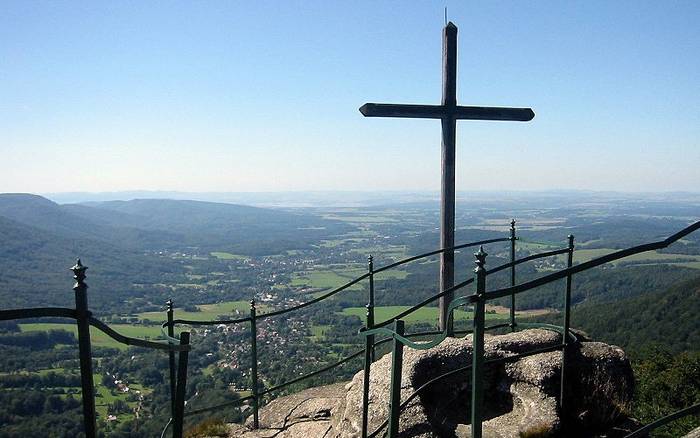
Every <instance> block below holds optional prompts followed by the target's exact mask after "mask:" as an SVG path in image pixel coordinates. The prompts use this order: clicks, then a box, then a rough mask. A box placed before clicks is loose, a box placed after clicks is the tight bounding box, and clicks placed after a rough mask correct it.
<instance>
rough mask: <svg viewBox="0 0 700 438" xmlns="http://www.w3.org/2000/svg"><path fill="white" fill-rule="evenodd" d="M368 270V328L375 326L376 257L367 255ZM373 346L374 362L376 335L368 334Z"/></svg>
mask: <svg viewBox="0 0 700 438" xmlns="http://www.w3.org/2000/svg"><path fill="white" fill-rule="evenodd" d="M367 271H368V272H369V299H368V301H367V321H366V322H367V329H372V328H374V257H372V256H371V255H370V256H369V257H367ZM367 338H368V339H370V340H371V346H372V362H374V335H371V336H368V337H367Z"/></svg>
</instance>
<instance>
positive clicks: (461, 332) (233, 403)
mask: <svg viewBox="0 0 700 438" xmlns="http://www.w3.org/2000/svg"><path fill="white" fill-rule="evenodd" d="M469 332H471V330H455V331H454V333H455V334H466V333H469ZM441 333H442V332H440V331H425V332H416V333H410V334H407V335H405V336H407V337H417V336H430V335H437V334H441ZM391 340H392V338H385V339H382V340H379V341H377V342H375V343H374V346H375V347H376V346H379V345H382V344H385V343H387V342H389V341H391ZM364 352H365V350H364V349H362V350H359V351H357V352H355V353H353V354H351V355H350V356H347V357H345V358H343V359H341V360H340V361H338V362H335V363H333V364H331V365H328V366H326V367H324V368H321V369H319V370H316V371H314V372H312V373H309V374H306V375H304V376H300V377H298V378H297V379H295V380H293V381H290V382H285V383H282V384H281V385H277V386H274V387H272V388H269V389H266V390H265V391H263V392H261V393H260V394H258V396H263V395H266V394H269V393H271V392H274V391H277V390H279V389H282V388H284V387H285V386H288V385H291V384H293V383H298V382H300V381H302V380H304V379H306V378H309V377H312V376H314V375H316V374H320V373H322V372H324V371H328V370H330V369H333V368H335V367H338V366H340V365H342V364H344V363H346V362H349V361H350V360H352V359H354V358H356V357H358V356H360V355H361V354H363V353H364ZM253 397H254V396H252V395H249V396H246V397H242V398H239V399H236V400H231V401H229V402H225V403H221V404H218V405H214V406H207V407H204V408H199V409H194V410H192V411H188V412H185V414H184V415H185V417H188V416H191V415H196V414H201V413H204V412H209V411H215V410H218V409H221V408H225V407H229V406H235V405H237V404H239V403H243V402H246V401H248V400H252V399H253Z"/></svg>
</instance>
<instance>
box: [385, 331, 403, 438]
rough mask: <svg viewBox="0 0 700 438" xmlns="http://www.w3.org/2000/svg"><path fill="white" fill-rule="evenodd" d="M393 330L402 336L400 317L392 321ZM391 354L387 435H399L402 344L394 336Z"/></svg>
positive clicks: (393, 436)
mask: <svg viewBox="0 0 700 438" xmlns="http://www.w3.org/2000/svg"><path fill="white" fill-rule="evenodd" d="M394 331H395V332H396V333H397V334H398V335H401V336H403V334H404V323H403V321H401V320H400V319H397V320H396V321H394ZM393 347H394V348H393V352H392V356H391V386H390V389H389V391H390V392H389V397H390V398H389V430H388V437H389V438H396V437H397V436H398V435H399V417H400V416H401V367H402V366H403V344H402V343H401V342H400V341H399V340H398V339H397V338H396V337H394V346H393Z"/></svg>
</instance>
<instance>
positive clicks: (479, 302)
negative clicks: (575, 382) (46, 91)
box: [0, 220, 700, 438]
mask: <svg viewBox="0 0 700 438" xmlns="http://www.w3.org/2000/svg"><path fill="white" fill-rule="evenodd" d="M698 229H700V222H696V223H694V224H692V225H690V226H688V227H686V228H684V229H683V230H681V231H679V232H678V233H676V234H674V235H672V236H670V237H668V238H667V239H665V240H662V241H658V242H652V243H647V244H644V245H638V246H635V247H632V248H628V249H624V250H620V251H616V252H613V253H611V254H607V255H605V256H602V257H598V258H595V259H592V260H589V261H586V262H583V263H580V264H576V265H574V264H573V254H574V237H573V236H569V237H568V242H567V245H566V246H564V247H562V248H559V249H554V250H549V251H544V252H540V253H535V254H531V255H528V256H526V257H523V258H520V259H517V258H516V242H517V241H519V240H521V239H520V238H519V237H517V236H516V228H515V220H513V221H511V223H510V236H509V237H501V238H493V239H485V240H480V241H476V242H470V243H465V244H461V245H457V246H454V247H451V248H442V249H438V250H435V251H430V252H426V253H423V254H419V255H416V256H412V257H408V258H405V259H402V260H399V261H397V262H394V263H391V264H388V265H386V266H383V267H380V268H375V267H374V260H373V258H372V256H369V258H368V265H367V268H368V270H367V273H365V274H363V275H361V276H359V277H357V278H355V279H353V280H351V281H349V282H347V283H346V284H344V285H342V286H340V287H337V288H335V289H333V290H331V291H329V292H327V293H325V294H323V295H321V296H319V297H316V298H314V299H312V300H309V301H307V302H304V303H301V304H298V305H296V306H293V307H290V308H287V309H280V310H274V311H271V312H267V313H263V314H258V313H257V309H256V307H255V301H254V300H253V301H251V306H250V314H249V316H247V317H243V318H237V319H222V320H209V321H197V320H188V319H176V318H175V317H174V305H173V302H172V300H169V301H168V303H167V313H166V317H167V320H166V322H164V323H163V324H162V328H163V335H164V337H165V338H166V342H165V343H159V342H153V341H145V340H141V339H136V338H130V337H127V336H123V335H121V334H119V333H118V332H116V331H114V330H112V329H111V328H110V327H109V326H107V325H106V324H104V323H103V322H101V321H99V320H97V319H95V318H93V317H92V316H91V314H90V312H89V310H88V308H87V295H86V291H87V285H86V284H85V283H84V279H85V269H87V268H86V267H84V266H82V265H81V263H80V261H78V263H76V266H74V267H73V268H72V269H73V271H74V273H75V279H76V284H75V286H74V290H75V293H76V308H75V309H69V308H53V307H49V308H32V309H16V310H3V311H0V320H10V319H24V318H37V317H47V316H49V317H65V318H72V319H75V320H76V322H77V324H78V342H79V347H80V348H79V351H80V364H81V376H82V377H81V378H82V391H83V412H84V420H85V430H86V435H87V436H88V437H89V438H90V437H94V436H95V431H96V425H95V409H94V397H85V394H93V393H94V388H93V382H92V364H91V352H90V337H89V326H90V325H92V326H93V327H95V328H97V329H99V330H101V331H103V332H104V333H106V334H107V335H108V336H110V337H112V338H113V339H115V340H116V341H118V342H121V343H123V344H126V345H135V346H140V347H146V348H153V349H159V350H165V351H168V354H169V376H170V392H171V414H172V415H171V418H170V420H169V421H168V423H167V424H166V426H165V429H164V430H163V434H162V436H165V433H166V431H167V429H168V428H169V427H170V426H172V428H173V433H172V436H173V437H176V438H180V437H182V434H183V422H184V419H185V418H186V417H189V416H192V415H196V414H201V413H205V412H210V411H215V410H220V409H223V408H227V407H232V406H235V405H240V404H242V403H245V402H250V403H251V404H252V408H253V427H254V428H258V427H259V419H258V414H259V405H260V401H261V400H262V397H264V396H267V395H270V394H271V393H273V392H276V391H279V390H281V389H283V388H286V387H288V386H290V385H293V384H295V383H299V382H301V381H304V380H307V379H309V378H311V377H314V376H316V375H319V374H321V373H324V372H327V371H330V370H332V369H334V368H337V367H339V366H341V365H343V364H346V363H348V362H349V361H351V360H353V359H355V358H357V357H360V356H362V355H363V354H364V366H363V373H364V375H363V377H364V378H363V406H362V417H363V418H362V437H363V438H369V437H376V436H378V435H379V434H380V433H382V431H385V432H386V433H387V434H388V435H389V436H390V437H392V438H393V437H395V436H396V434H397V433H398V427H399V418H400V412H401V409H402V408H404V407H405V406H406V405H407V404H408V403H409V402H410V401H411V400H413V399H414V398H415V397H416V396H418V395H419V394H420V393H421V392H422V391H423V390H424V389H425V388H427V387H429V386H430V385H432V384H433V383H435V382H437V381H439V380H441V379H444V378H446V377H448V376H450V375H454V374H455V373H458V372H462V371H465V370H471V375H472V403H471V406H472V412H471V424H472V436H473V437H475V438H478V437H481V433H482V421H483V417H482V407H483V395H484V390H483V387H482V380H483V370H484V365H485V364H488V363H490V362H495V361H513V360H517V359H519V358H521V357H525V356H530V355H534V354H539V353H543V352H548V351H556V350H561V351H562V372H561V391H562V393H561V394H560V403H563V402H564V400H565V398H564V397H563V388H564V382H565V379H566V378H567V377H566V373H565V369H566V355H565V352H566V350H567V347H568V345H570V344H571V342H575V340H576V339H575V337H574V335H573V333H572V332H571V331H570V327H569V325H570V314H571V288H572V277H573V275H574V274H576V273H579V272H583V271H586V270H588V269H591V268H594V267H597V266H600V265H603V264H605V263H609V262H612V261H615V260H619V259H621V258H624V257H628V256H631V255H634V254H638V253H641V252H645V251H652V250H656V249H661V248H665V247H667V246H669V245H670V244H672V243H673V242H676V241H678V240H679V239H681V238H683V237H684V236H686V235H688V234H690V233H692V232H694V231H696V230H698ZM504 242H509V247H510V262H508V263H505V264H502V265H500V266H497V267H494V268H491V269H486V256H487V254H486V252H485V251H484V250H483V245H488V244H494V243H504ZM476 246H478V247H479V251H478V252H477V253H476V254H475V256H476V264H477V268H476V269H475V275H474V277H472V278H469V279H467V280H464V281H462V282H460V283H458V284H456V285H454V286H453V287H451V288H449V289H446V290H444V291H442V292H440V293H438V294H435V295H433V296H431V297H429V298H427V299H425V300H423V301H422V302H420V303H418V304H416V305H414V306H412V307H410V308H408V309H406V310H404V311H402V312H400V313H398V314H397V315H395V316H394V317H392V318H390V319H387V320H386V321H384V322H380V323H375V314H374V310H375V285H374V280H375V275H377V274H379V273H381V272H384V271H387V270H389V269H392V268H396V267H398V266H402V265H405V264H407V263H410V262H413V261H416V260H420V259H424V258H427V257H431V256H434V255H438V254H440V253H443V252H445V251H454V250H459V249H465V248H469V247H476ZM563 254H566V255H567V267H566V268H565V269H563V270H560V271H557V272H554V273H552V274H548V275H545V276H543V277H539V278H537V279H534V280H530V281H527V282H525V283H521V284H517V283H516V267H517V266H518V265H521V264H523V263H526V262H530V261H534V260H538V259H542V258H546V257H553V256H558V255H563ZM508 269H509V270H510V286H509V287H505V288H500V289H495V290H492V291H487V289H486V279H487V276H488V275H492V274H495V273H497V272H500V271H504V270H508ZM564 278H565V279H566V287H565V291H564V326H563V327H559V326H554V325H548V324H525V323H518V322H517V321H516V317H515V316H516V312H515V311H516V299H515V297H516V295H517V294H519V293H522V292H525V291H528V290H531V289H533V288H536V287H539V286H542V285H545V284H548V283H551V282H553V281H556V280H560V279H564ZM364 280H368V303H367V306H366V307H367V312H366V318H365V327H364V328H363V329H362V330H361V334H362V335H363V336H364V340H365V342H364V343H365V346H364V348H363V349H361V350H359V351H356V352H354V353H352V354H350V355H348V356H346V357H344V358H343V359H340V360H339V361H337V362H334V363H332V364H329V365H327V366H325V367H323V368H321V369H318V370H315V371H312V372H309V373H307V374H305V375H302V376H299V377H296V378H294V379H292V380H289V381H287V382H284V383H281V384H279V385H276V386H272V387H270V388H267V389H263V390H260V388H261V382H260V379H259V376H258V369H257V366H258V353H257V338H258V336H257V323H258V321H259V320H263V319H267V318H273V317H277V316H280V315H285V314H287V313H290V312H295V311H298V310H300V309H302V308H305V307H308V306H310V305H313V304H316V303H319V302H321V301H324V300H326V299H328V298H330V297H332V296H334V295H336V294H338V293H340V292H342V291H343V290H346V289H348V288H349V287H351V286H353V285H355V284H358V283H360V282H362V281H364ZM472 283H476V293H474V294H472V295H466V296H462V297H460V298H457V299H455V300H454V301H453V302H452V303H451V305H450V307H449V315H450V321H449V322H450V323H449V324H448V327H447V328H446V329H445V330H444V331H426V332H418V333H409V334H405V333H404V321H403V318H405V317H406V316H408V315H410V314H412V313H413V312H415V311H417V310H418V309H420V308H423V307H425V306H427V305H428V304H431V303H433V302H434V301H436V300H438V299H439V298H440V297H443V296H445V295H448V294H450V293H452V292H455V291H457V290H460V289H463V288H465V287H466V286H468V285H470V284H472ZM508 296H510V304H511V305H510V314H509V317H508V322H507V323H500V324H495V325H491V326H486V324H485V313H486V308H485V307H486V306H485V305H486V302H487V301H489V300H494V299H497V298H503V297H508ZM464 305H472V306H473V307H474V310H473V312H474V316H473V319H472V320H471V321H472V328H471V329H468V330H457V331H455V330H454V329H453V327H452V322H453V319H454V311H455V310H456V309H457V308H458V307H460V306H464ZM392 323H393V324H394V327H393V329H390V328H387V327H388V326H389V325H391V324H392ZM178 324H185V325H190V326H211V325H219V324H250V349H251V364H250V368H251V382H250V383H251V395H249V396H247V397H242V398H239V399H236V400H233V401H229V402H226V403H221V404H217V405H214V406H207V407H203V408H199V409H193V410H190V411H185V384H186V379H187V361H188V352H189V350H190V343H189V337H190V336H189V335H190V334H189V332H182V333H181V334H180V337H179V338H175V327H176V325H178ZM528 327H543V328H546V329H550V330H556V331H558V332H560V333H561V334H562V341H561V344H560V345H555V346H551V347H546V348H540V349H536V350H533V351H529V352H525V353H521V354H518V355H514V356H510V357H507V358H501V359H494V360H485V358H484V354H483V349H484V332H485V331H486V330H495V329H506V328H508V329H510V330H511V331H515V330H516V329H518V328H528ZM467 333H472V334H473V346H474V347H473V348H474V350H473V351H474V353H473V355H472V358H473V359H472V363H471V364H469V365H466V366H464V367H462V368H459V369H456V370H452V371H450V372H448V373H445V374H443V375H440V376H437V377H435V378H433V379H432V380H430V381H428V382H426V383H425V384H423V385H422V386H421V387H419V388H418V389H417V390H416V391H415V392H414V393H412V394H411V395H409V397H408V398H407V399H406V400H404V401H403V402H400V391H399V388H400V380H401V375H400V373H401V366H400V365H401V361H402V351H403V347H404V346H407V347H409V348H418V349H427V348H432V347H434V346H436V345H438V344H439V343H440V342H442V341H443V340H444V339H445V338H447V337H448V336H454V335H458V334H467ZM377 335H388V337H387V338H384V339H381V340H375V337H376V336H377ZM425 336H436V338H435V339H433V340H432V341H428V342H427V343H416V342H413V341H411V340H410V338H415V337H425ZM388 342H392V347H393V352H394V355H393V359H392V360H393V363H392V380H391V387H392V390H391V392H390V397H391V400H390V409H389V411H390V414H389V418H387V420H386V421H385V422H384V423H383V424H381V425H380V426H379V427H378V428H377V429H376V430H374V431H372V432H370V431H369V430H368V426H369V425H368V415H367V413H368V406H369V371H370V366H371V364H372V363H373V362H374V360H375V351H376V348H377V347H378V346H380V345H383V344H385V343H388ZM176 353H177V355H178V358H177V364H176V357H175V355H176ZM88 377H89V379H88ZM560 408H561V409H562V410H563V409H565V408H566V407H565V406H564V405H563V404H562V406H560ZM698 411H700V406H698V405H696V406H691V407H689V408H687V409H685V410H683V411H681V412H679V413H675V414H672V415H670V416H668V417H664V418H662V419H660V420H658V421H657V422H654V423H652V424H650V425H648V426H646V427H645V428H644V431H648V430H651V429H653V428H656V427H659V426H661V425H663V424H666V423H668V422H670V421H673V420H674V419H676V418H680V417H681V416H685V415H690V414H693V413H696V412H698ZM387 426H388V427H387ZM639 433H642V432H641V430H640V431H637V432H635V433H634V434H632V435H630V437H632V436H640V435H638V434H639Z"/></svg>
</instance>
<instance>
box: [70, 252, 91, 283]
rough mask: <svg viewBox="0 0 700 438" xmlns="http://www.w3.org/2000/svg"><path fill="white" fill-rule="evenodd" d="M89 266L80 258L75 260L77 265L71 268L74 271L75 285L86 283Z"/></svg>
mask: <svg viewBox="0 0 700 438" xmlns="http://www.w3.org/2000/svg"><path fill="white" fill-rule="evenodd" d="M87 268H88V267H87V266H83V264H82V262H81V261H80V258H78V260H76V261H75V265H73V267H71V268H70V270H71V271H73V278H74V279H75V286H84V285H85V283H84V282H85V271H87ZM75 286H74V287H75Z"/></svg>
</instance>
